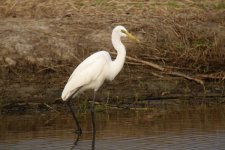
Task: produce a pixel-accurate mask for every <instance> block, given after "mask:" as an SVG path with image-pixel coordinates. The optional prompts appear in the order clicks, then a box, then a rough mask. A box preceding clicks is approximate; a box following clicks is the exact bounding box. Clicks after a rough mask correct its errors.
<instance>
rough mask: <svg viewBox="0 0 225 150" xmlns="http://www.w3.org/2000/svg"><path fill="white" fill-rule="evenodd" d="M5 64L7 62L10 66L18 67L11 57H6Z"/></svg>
mask: <svg viewBox="0 0 225 150" xmlns="http://www.w3.org/2000/svg"><path fill="white" fill-rule="evenodd" d="M5 62H6V63H7V64H8V65H9V66H15V65H16V61H15V60H13V59H12V58H10V57H6V58H5Z"/></svg>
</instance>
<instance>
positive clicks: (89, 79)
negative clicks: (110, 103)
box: [62, 26, 136, 101]
mask: <svg viewBox="0 0 225 150" xmlns="http://www.w3.org/2000/svg"><path fill="white" fill-rule="evenodd" d="M127 36H128V37H129V38H131V39H134V40H136V38H135V37H134V36H132V35H131V34H130V33H129V32H128V31H127V30H126V29H125V28H124V27H123V26H116V27H115V28H114V29H113V31H112V44H113V46H114V48H115V49H116V51H117V57H116V59H115V60H114V61H112V59H111V57H110V55H109V53H108V52H106V51H99V52H96V53H94V54H92V55H91V56H89V57H88V58H86V59H85V60H84V61H83V62H82V63H81V64H80V65H78V66H77V68H76V69H75V70H74V71H73V73H72V75H71V76H70V78H69V80H68V82H67V84H66V86H65V88H64V90H63V92H62V99H63V100H64V101H66V100H67V99H68V98H69V97H70V96H72V95H73V97H74V96H76V95H77V94H78V93H80V92H81V91H84V90H86V89H94V91H97V90H98V89H99V88H100V86H101V85H102V84H103V82H104V81H105V80H110V81H112V80H113V79H114V78H115V77H116V75H117V74H118V73H119V72H120V70H121V69H122V67H123V64H124V61H125V57H126V50H125V46H124V45H123V44H122V42H121V37H127Z"/></svg>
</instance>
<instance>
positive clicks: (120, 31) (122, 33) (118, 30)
mask: <svg viewBox="0 0 225 150" xmlns="http://www.w3.org/2000/svg"><path fill="white" fill-rule="evenodd" d="M113 34H115V35H117V36H119V37H128V38H129V39H131V40H134V41H136V42H140V41H139V40H138V39H137V38H136V37H135V36H133V35H132V34H130V33H129V32H128V31H127V29H126V28H125V27H124V26H120V25H119V26H116V27H115V28H114V29H113Z"/></svg>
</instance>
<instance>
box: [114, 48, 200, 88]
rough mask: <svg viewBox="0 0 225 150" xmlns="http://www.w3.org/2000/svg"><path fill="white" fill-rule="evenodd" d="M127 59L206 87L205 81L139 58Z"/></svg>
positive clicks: (128, 57) (127, 57)
mask: <svg viewBox="0 0 225 150" xmlns="http://www.w3.org/2000/svg"><path fill="white" fill-rule="evenodd" d="M112 54H116V53H114V52H113V53H112ZM126 59H128V60H130V61H133V62H136V63H142V64H144V65H147V66H149V67H151V68H154V69H157V70H159V71H162V72H163V73H164V74H167V75H172V76H178V77H182V78H185V79H188V80H192V81H195V82H196V83H198V84H201V85H203V86H204V81H203V80H201V79H198V78H194V77H191V76H189V75H186V74H183V73H181V72H176V71H172V70H169V69H165V68H164V67H162V66H160V65H157V64H155V63H152V62H149V61H144V60H141V59H137V58H134V57H130V56H126Z"/></svg>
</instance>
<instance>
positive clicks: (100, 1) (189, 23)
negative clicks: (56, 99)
mask: <svg viewBox="0 0 225 150" xmlns="http://www.w3.org/2000/svg"><path fill="white" fill-rule="evenodd" d="M0 17H1V22H0V31H1V34H0V39H1V42H0V48H1V49H2V51H1V54H2V56H4V57H11V58H13V59H17V58H25V60H27V61H28V62H30V63H38V64H39V65H43V66H45V65H49V64H51V65H53V66H55V65H61V64H62V63H63V62H65V61H64V60H68V61H70V60H71V61H74V60H75V61H76V62H77V63H78V62H79V61H81V60H82V59H83V58H84V57H86V56H87V55H89V54H90V53H91V52H93V51H96V50H97V49H112V46H111V44H110V42H109V41H110V32H111V29H112V28H113V27H114V26H115V25H117V24H123V25H125V26H126V27H127V28H128V29H129V30H131V32H133V33H134V34H136V35H137V36H138V37H139V38H140V39H141V40H142V41H143V43H144V45H136V44H132V43H129V44H127V45H128V46H127V47H128V50H129V51H128V55H130V56H136V57H138V58H141V59H145V60H154V61H155V62H156V63H158V64H161V65H163V66H174V68H175V67H176V68H177V69H182V70H192V73H210V72H217V71H222V70H223V68H222V67H221V66H222V65H224V64H225V36H224V35H225V4H224V2H223V1H221V0H213V1H210V0H200V1H195V0H182V1H178V0H160V1H158V0H150V1H142V0H140V1H131V0H126V1H123V2H121V1H117V0H110V1H107V0H95V1H91V0H83V1H79V2H78V1H75V0H57V1H55V0H20V1H18V0H6V1H3V2H2V3H1V5H0ZM131 49H132V50H131ZM15 54H17V55H16V56H15ZM1 60H2V61H4V58H3V57H2V58H1V59H0V61H1ZM62 60H63V61H62Z"/></svg>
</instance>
